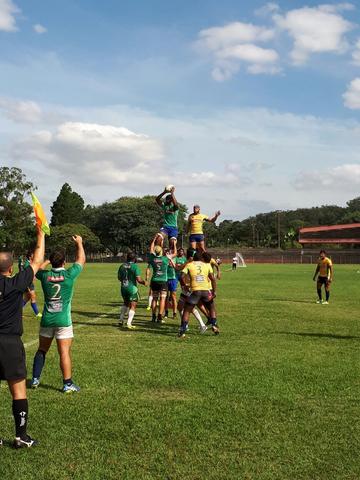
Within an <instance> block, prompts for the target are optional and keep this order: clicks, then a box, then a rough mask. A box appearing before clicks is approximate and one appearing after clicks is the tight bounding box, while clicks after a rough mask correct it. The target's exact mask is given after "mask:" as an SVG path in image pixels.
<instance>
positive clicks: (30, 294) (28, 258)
mask: <svg viewBox="0 0 360 480" xmlns="http://www.w3.org/2000/svg"><path fill="white" fill-rule="evenodd" d="M33 257H34V252H33V251H31V250H29V251H28V252H27V253H26V255H25V256H22V255H21V256H20V257H19V261H18V267H19V272H23V271H24V270H25V269H26V268H27V267H28V266H29V265H30V264H31V262H32V259H33ZM29 300H30V304H31V308H32V310H33V312H34V314H35V315H36V317H37V318H39V319H40V318H41V313H40V312H39V309H38V306H37V303H36V293H35V285H34V282H33V283H32V284H31V285H30V287H29V288H28V289H27V291H26V292H25V293H24V297H23V306H24V307H25V305H26V304H27V303H28V301H29Z"/></svg>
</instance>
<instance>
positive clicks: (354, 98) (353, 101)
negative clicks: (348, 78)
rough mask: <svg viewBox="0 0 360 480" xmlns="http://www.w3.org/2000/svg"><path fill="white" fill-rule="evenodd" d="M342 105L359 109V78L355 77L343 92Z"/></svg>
mask: <svg viewBox="0 0 360 480" xmlns="http://www.w3.org/2000/svg"><path fill="white" fill-rule="evenodd" d="M343 99H344V105H345V106H346V107H348V108H351V109H352V110H358V109H360V78H359V77H358V78H355V79H354V80H353V81H352V82H350V85H348V89H347V91H346V92H345V93H344V94H343Z"/></svg>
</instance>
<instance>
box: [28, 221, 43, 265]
mask: <svg viewBox="0 0 360 480" xmlns="http://www.w3.org/2000/svg"><path fill="white" fill-rule="evenodd" d="M44 254H45V233H44V232H43V231H42V230H41V228H39V227H37V238H36V247H35V250H34V255H33V258H32V260H31V262H30V265H31V267H32V269H33V270H34V274H36V273H37V272H38V271H39V268H40V267H41V264H42V263H43V261H44Z"/></svg>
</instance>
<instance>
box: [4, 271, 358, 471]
mask: <svg viewBox="0 0 360 480" xmlns="http://www.w3.org/2000/svg"><path fill="white" fill-rule="evenodd" d="M117 268H118V265H115V264H108V265H96V264H92V265H87V266H86V267H85V271H84V273H83V275H82V276H80V278H79V280H78V283H77V286H76V290H75V295H74V300H73V320H74V325H75V342H74V347H73V363H74V375H73V377H74V380H75V381H76V382H77V383H78V384H79V385H80V386H81V388H82V390H81V392H80V393H79V394H73V395H68V396H66V395H63V394H62V393H61V392H60V388H61V386H62V379H61V374H60V371H59V367H58V356H57V354H56V351H55V347H54V346H53V347H52V349H51V351H50V352H49V355H48V357H47V360H46V364H45V369H44V373H43V377H42V385H41V387H39V389H38V390H36V391H29V406H30V422H29V433H30V434H32V435H34V436H35V437H36V438H37V439H38V440H39V441H40V445H39V446H38V447H37V448H34V449H31V450H29V451H28V450H25V449H23V450H21V451H14V450H12V449H11V448H7V446H5V447H4V448H2V449H1V450H0V479H4V480H7V479H14V478H21V479H35V478H39V479H40V478H47V479H73V478H74V479H161V480H164V479H171V480H173V479H192V480H195V479H237V480H238V479H254V480H263V479H296V480H297V479H299V480H300V479H309V480H310V479H311V480H315V479H324V480H330V479H354V480H355V479H359V478H360V460H359V449H360V421H359V418H360V366H359V364H360V319H359V283H360V273H358V267H357V266H354V265H347V266H336V265H335V281H334V284H333V287H332V294H331V295H332V296H331V298H330V305H316V304H315V300H316V291H315V284H314V282H313V281H312V275H313V272H314V266H309V265H307V266H306V265H253V266H249V267H247V268H245V269H239V270H238V271H237V272H231V271H226V269H227V266H225V267H224V269H223V270H224V273H223V278H222V280H221V281H220V282H219V288H218V297H217V300H216V302H217V309H218V319H219V327H220V329H221V334H220V336H218V337H215V336H213V335H212V333H211V332H208V333H206V334H205V335H200V334H199V333H198V329H197V324H196V322H195V320H194V319H192V320H191V324H190V333H189V335H188V337H187V338H185V339H178V338H177V337H176V333H177V329H178V321H173V320H169V321H167V323H166V324H165V325H162V326H158V325H155V324H152V323H151V322H150V313H149V312H147V311H146V310H145V301H146V295H147V289H146V288H142V289H141V294H142V296H143V299H144V300H143V301H142V302H140V305H141V308H139V309H138V310H137V314H136V316H135V320H134V325H136V326H138V329H137V330H135V331H131V332H128V331H126V330H122V329H119V328H118V326H117V323H118V311H119V305H120V298H119V284H118V281H117V277H116V275H117ZM37 293H38V299H39V303H40V304H41V299H42V293H41V289H40V287H39V284H38V283H37ZM24 327H25V334H24V337H23V340H24V343H25V344H27V356H28V357H27V365H28V370H29V372H31V364H32V357H33V354H34V352H35V351H36V348H37V343H36V338H37V328H38V323H37V321H36V320H35V318H34V316H33V315H32V312H31V310H30V308H29V307H27V308H26V309H25V321H24ZM29 375H30V373H29ZM29 375H28V376H29ZM10 404H11V399H10V395H9V394H8V392H7V390H6V387H5V384H2V385H1V389H0V419H1V423H0V432H1V436H2V437H3V438H5V439H8V440H12V436H13V424H12V417H11V415H10V410H9V406H10Z"/></svg>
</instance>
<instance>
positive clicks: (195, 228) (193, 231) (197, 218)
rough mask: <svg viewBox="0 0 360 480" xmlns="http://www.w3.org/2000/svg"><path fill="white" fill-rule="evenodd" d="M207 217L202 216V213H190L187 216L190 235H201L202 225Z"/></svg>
mask: <svg viewBox="0 0 360 480" xmlns="http://www.w3.org/2000/svg"><path fill="white" fill-rule="evenodd" d="M208 218H209V217H208V216H207V215H203V214H202V213H198V214H196V215H195V214H194V213H192V214H191V215H189V222H190V235H202V234H203V233H204V232H203V223H204V221H205V220H207V219H208Z"/></svg>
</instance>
